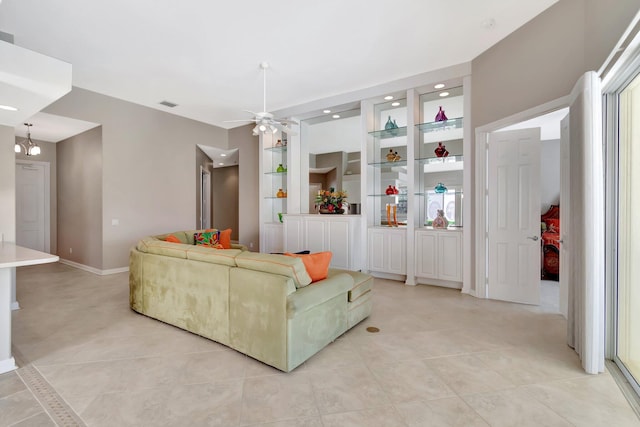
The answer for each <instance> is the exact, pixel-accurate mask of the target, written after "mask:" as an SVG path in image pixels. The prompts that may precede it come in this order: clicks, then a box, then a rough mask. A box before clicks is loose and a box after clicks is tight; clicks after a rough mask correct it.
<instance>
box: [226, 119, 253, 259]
mask: <svg viewBox="0 0 640 427" xmlns="http://www.w3.org/2000/svg"><path fill="white" fill-rule="evenodd" d="M253 126H254V125H247V126H241V127H237V128H234V129H229V149H231V148H238V149H239V160H238V175H239V176H238V188H239V193H240V194H239V200H238V231H239V234H238V241H239V242H240V243H242V244H244V245H247V246H248V247H249V249H251V250H252V251H256V252H257V251H258V250H259V249H260V225H259V220H260V214H259V200H258V188H260V185H259V184H260V181H259V178H258V154H259V152H258V148H259V146H260V142H259V139H258V137H257V136H253V134H252V132H251V129H253Z"/></svg>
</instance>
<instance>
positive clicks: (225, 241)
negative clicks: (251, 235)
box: [220, 228, 231, 249]
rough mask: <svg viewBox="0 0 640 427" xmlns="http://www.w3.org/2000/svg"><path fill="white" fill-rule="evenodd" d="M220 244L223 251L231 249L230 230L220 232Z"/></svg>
mask: <svg viewBox="0 0 640 427" xmlns="http://www.w3.org/2000/svg"><path fill="white" fill-rule="evenodd" d="M220 244H221V245H222V247H223V248H224V249H231V229H230V228H227V229H226V230H222V231H220Z"/></svg>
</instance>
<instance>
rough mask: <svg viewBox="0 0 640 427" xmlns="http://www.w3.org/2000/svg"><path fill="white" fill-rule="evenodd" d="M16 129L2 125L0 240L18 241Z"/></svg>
mask: <svg viewBox="0 0 640 427" xmlns="http://www.w3.org/2000/svg"><path fill="white" fill-rule="evenodd" d="M15 143H16V140H15V130H14V129H13V128H12V127H9V126H0V241H2V239H4V240H5V241H7V242H15V241H16V166H15V164H16V160H15V155H14V154H15V152H14V151H13V146H14V145H15Z"/></svg>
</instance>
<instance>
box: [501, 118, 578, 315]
mask: <svg viewBox="0 0 640 427" xmlns="http://www.w3.org/2000/svg"><path fill="white" fill-rule="evenodd" d="M568 113H569V109H568V108H560V109H557V110H555V111H552V112H549V113H546V114H541V115H538V116H536V117H533V118H531V119H528V120H524V121H521V122H519V123H516V124H513V125H509V126H507V127H504V128H501V129H498V131H497V132H502V131H510V130H518V129H539V131H540V143H539V145H540V154H539V155H540V161H539V164H540V174H539V182H538V184H537V185H536V187H538V188H539V194H540V196H539V202H537V203H538V205H539V212H538V214H537V217H536V218H537V219H539V226H540V240H539V243H540V251H539V252H540V254H539V257H537V259H536V260H535V261H533V262H534V263H535V265H536V267H537V271H538V273H535V274H536V276H537V277H538V278H539V291H538V297H539V303H538V305H539V308H540V310H542V311H545V312H550V313H562V314H563V315H564V316H565V317H566V316H567V300H566V285H563V286H561V285H560V283H561V279H564V276H563V275H562V274H561V271H562V267H563V263H561V262H560V258H561V257H562V256H561V251H562V244H561V241H562V239H561V237H560V231H561V227H560V224H561V223H562V221H561V216H563V215H562V214H563V208H567V207H566V204H565V203H563V202H562V201H561V200H560V198H561V195H563V197H564V198H568V194H569V193H568V188H565V189H564V190H562V191H561V188H560V187H561V183H566V182H567V181H568V177H567V176H564V177H562V176H561V173H566V172H568V168H566V167H565V168H561V164H562V163H563V162H564V164H565V165H566V164H568V159H567V153H566V151H567V150H563V148H566V146H567V145H568V144H567V139H568V136H567V134H566V132H565V134H564V135H563V122H562V120H563V119H564V118H565V117H566V116H567V114H568ZM565 126H566V124H565ZM564 130H565V131H566V129H564ZM532 274H533V273H532ZM561 291H562V292H561Z"/></svg>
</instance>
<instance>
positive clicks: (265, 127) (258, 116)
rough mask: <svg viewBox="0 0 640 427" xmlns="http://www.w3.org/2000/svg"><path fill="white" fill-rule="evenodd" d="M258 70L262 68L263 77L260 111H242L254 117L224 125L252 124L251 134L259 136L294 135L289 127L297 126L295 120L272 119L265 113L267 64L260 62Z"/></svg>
mask: <svg viewBox="0 0 640 427" xmlns="http://www.w3.org/2000/svg"><path fill="white" fill-rule="evenodd" d="M260 68H262V75H263V81H264V85H263V96H262V111H261V112H259V113H255V112H253V111H249V110H244V111H246V112H247V113H251V114H253V115H254V117H253V119H245V120H225V123H232V122H254V123H255V124H256V126H255V127H254V128H253V134H254V135H259V134H260V133H265V132H267V131H271V132H272V133H276V132H277V131H281V132H285V133H287V134H289V135H296V132H294V131H293V129H291V127H290V125H297V124H298V122H296V121H295V120H289V119H274V118H273V114H271V113H269V112H267V68H269V63H267V62H261V63H260Z"/></svg>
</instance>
